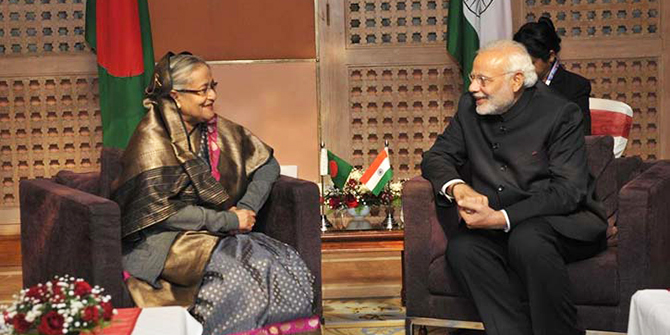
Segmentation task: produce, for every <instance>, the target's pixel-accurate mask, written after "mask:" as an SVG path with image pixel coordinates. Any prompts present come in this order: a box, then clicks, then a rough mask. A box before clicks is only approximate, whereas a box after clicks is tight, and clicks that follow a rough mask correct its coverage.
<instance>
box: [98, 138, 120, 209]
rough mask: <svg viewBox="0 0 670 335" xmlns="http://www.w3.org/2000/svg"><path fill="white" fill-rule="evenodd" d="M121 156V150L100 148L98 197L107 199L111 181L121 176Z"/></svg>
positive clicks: (109, 193) (109, 194)
mask: <svg viewBox="0 0 670 335" xmlns="http://www.w3.org/2000/svg"><path fill="white" fill-rule="evenodd" d="M121 156H123V149H118V148H102V153H101V159H100V196H101V197H103V198H106V199H109V197H110V196H111V193H112V191H111V189H112V181H114V180H115V179H116V178H117V177H118V176H119V175H120V174H121Z"/></svg>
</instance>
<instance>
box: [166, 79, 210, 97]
mask: <svg viewBox="0 0 670 335" xmlns="http://www.w3.org/2000/svg"><path fill="white" fill-rule="evenodd" d="M218 84H219V83H217V82H215V81H213V80H212V81H211V82H210V83H209V84H208V85H207V87H205V88H203V89H200V90H189V89H185V88H183V89H178V90H177V89H175V91H177V92H181V93H191V94H195V95H198V96H201V97H205V96H207V93H209V90H212V91H214V92H216V85H218Z"/></svg>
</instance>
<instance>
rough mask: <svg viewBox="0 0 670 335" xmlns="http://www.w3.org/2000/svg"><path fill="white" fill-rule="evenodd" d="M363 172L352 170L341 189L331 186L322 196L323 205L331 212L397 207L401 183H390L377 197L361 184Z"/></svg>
mask: <svg viewBox="0 0 670 335" xmlns="http://www.w3.org/2000/svg"><path fill="white" fill-rule="evenodd" d="M362 176H363V171H361V170H360V169H353V170H351V173H350V174H349V179H348V180H347V182H346V183H345V184H344V186H343V187H342V188H341V189H338V188H336V187H334V186H331V187H330V188H328V189H327V190H326V192H325V193H324V196H323V200H324V203H325V204H326V205H327V206H328V208H329V209H330V210H331V212H332V211H334V210H346V209H349V208H353V209H355V211H357V212H360V211H361V210H362V208H363V207H364V206H399V205H400V194H401V192H402V183H401V182H392V183H390V186H389V187H385V188H384V189H383V190H382V191H381V192H380V193H379V194H378V195H374V194H373V193H372V191H371V190H370V189H369V188H368V187H367V186H365V184H363V183H361V177H362Z"/></svg>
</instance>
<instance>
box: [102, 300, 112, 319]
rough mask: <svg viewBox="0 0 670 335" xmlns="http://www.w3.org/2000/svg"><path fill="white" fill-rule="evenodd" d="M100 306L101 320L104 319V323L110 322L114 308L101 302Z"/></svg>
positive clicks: (107, 303)
mask: <svg viewBox="0 0 670 335" xmlns="http://www.w3.org/2000/svg"><path fill="white" fill-rule="evenodd" d="M100 306H102V318H103V319H105V321H109V320H111V319H112V317H113V316H114V307H113V306H112V304H111V303H109V302H103V303H100Z"/></svg>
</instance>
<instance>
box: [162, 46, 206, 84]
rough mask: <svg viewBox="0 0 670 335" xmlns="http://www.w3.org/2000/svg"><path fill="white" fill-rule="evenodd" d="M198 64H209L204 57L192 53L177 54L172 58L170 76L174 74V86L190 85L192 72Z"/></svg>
mask: <svg viewBox="0 0 670 335" xmlns="http://www.w3.org/2000/svg"><path fill="white" fill-rule="evenodd" d="M198 66H206V67H208V68H209V64H207V62H205V60H204V59H202V58H200V57H198V56H196V55H191V54H185V53H181V54H177V55H174V56H172V57H171V58H170V76H172V88H174V89H183V88H186V87H187V86H188V84H189V83H190V81H191V73H192V72H193V70H195V68H196V67H198Z"/></svg>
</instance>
